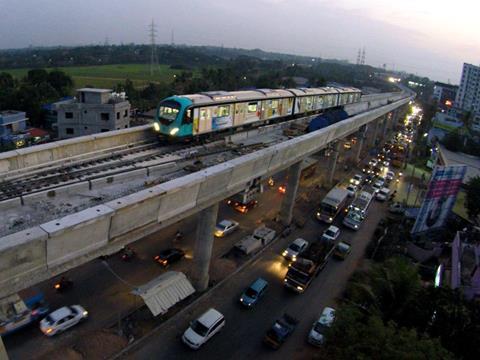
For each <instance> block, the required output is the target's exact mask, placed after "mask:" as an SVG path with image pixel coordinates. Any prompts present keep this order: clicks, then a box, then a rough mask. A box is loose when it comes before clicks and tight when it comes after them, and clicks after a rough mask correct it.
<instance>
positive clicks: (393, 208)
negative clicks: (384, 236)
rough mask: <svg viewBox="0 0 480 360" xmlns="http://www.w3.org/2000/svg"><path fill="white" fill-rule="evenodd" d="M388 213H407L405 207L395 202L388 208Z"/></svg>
mask: <svg viewBox="0 0 480 360" xmlns="http://www.w3.org/2000/svg"><path fill="white" fill-rule="evenodd" d="M388 211H390V212H391V213H392V214H403V213H404V212H405V206H403V204H401V203H399V202H395V203H393V204H392V205H390V206H389V207H388Z"/></svg>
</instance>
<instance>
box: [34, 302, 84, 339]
mask: <svg viewBox="0 0 480 360" xmlns="http://www.w3.org/2000/svg"><path fill="white" fill-rule="evenodd" d="M87 317H88V311H87V310H85V309H84V308H83V307H81V306H80V305H72V306H64V307H61V308H60V309H57V310H55V311H54V312H51V313H50V314H48V315H47V316H46V317H45V318H44V319H43V320H42V321H40V330H42V332H43V333H44V334H45V335H47V336H53V335H56V334H58V333H60V332H63V331H65V330H67V329H69V328H71V327H72V326H75V325H77V324H78V323H79V322H80V321H82V320H84V319H86V318H87Z"/></svg>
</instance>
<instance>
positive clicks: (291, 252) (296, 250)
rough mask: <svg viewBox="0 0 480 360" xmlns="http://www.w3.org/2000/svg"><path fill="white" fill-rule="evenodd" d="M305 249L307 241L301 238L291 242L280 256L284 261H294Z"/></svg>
mask: <svg viewBox="0 0 480 360" xmlns="http://www.w3.org/2000/svg"><path fill="white" fill-rule="evenodd" d="M307 247H308V241H306V240H304V239H301V238H298V239H295V241H294V242H292V243H291V244H290V245H289V246H288V248H286V249H285V250H284V251H283V253H282V256H283V257H284V258H285V259H288V260H292V261H296V260H297V256H298V255H299V254H300V253H302V252H303V251H305V250H306V248H307Z"/></svg>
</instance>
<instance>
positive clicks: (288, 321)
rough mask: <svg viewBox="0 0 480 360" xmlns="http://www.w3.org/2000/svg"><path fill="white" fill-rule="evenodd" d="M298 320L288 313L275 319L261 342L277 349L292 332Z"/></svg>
mask: <svg viewBox="0 0 480 360" xmlns="http://www.w3.org/2000/svg"><path fill="white" fill-rule="evenodd" d="M297 324H298V320H297V319H295V318H293V317H292V316H290V315H288V314H283V316H282V317H281V318H280V319H278V320H277V321H275V323H274V324H273V325H272V327H271V328H270V330H268V331H267V333H266V334H265V337H264V338H263V343H264V344H265V345H267V346H269V347H271V348H272V349H275V350H277V349H278V348H280V346H282V344H283V343H284V342H285V341H286V340H287V338H288V337H289V336H290V335H291V334H292V333H293V331H294V330H295V327H296V326H297Z"/></svg>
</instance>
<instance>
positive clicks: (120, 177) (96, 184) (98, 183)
mask: <svg viewBox="0 0 480 360" xmlns="http://www.w3.org/2000/svg"><path fill="white" fill-rule="evenodd" d="M146 177H147V169H137V170H132V171H127V172H124V173H120V174H114V175H110V176H105V177H102V178H99V179H93V180H90V188H91V190H99V189H102V188H104V187H106V186H111V185H112V184H124V183H126V182H132V181H135V180H139V181H140V180H145V179H146Z"/></svg>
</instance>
